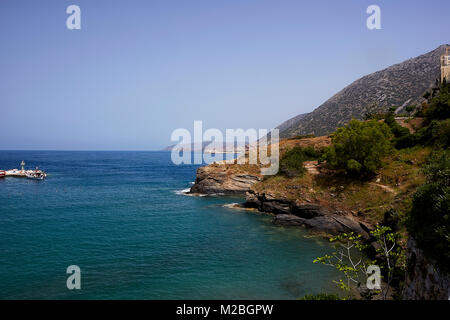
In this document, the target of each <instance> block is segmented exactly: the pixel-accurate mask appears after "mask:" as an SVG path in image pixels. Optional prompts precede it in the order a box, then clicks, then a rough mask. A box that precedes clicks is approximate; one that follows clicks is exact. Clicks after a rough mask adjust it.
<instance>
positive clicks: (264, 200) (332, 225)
mask: <svg viewBox="0 0 450 320" xmlns="http://www.w3.org/2000/svg"><path fill="white" fill-rule="evenodd" d="M243 206H244V207H246V208H256V209H258V210H259V211H261V212H269V213H272V214H274V215H275V216H274V218H273V220H272V223H273V224H276V225H281V226H303V227H306V228H307V229H311V230H312V231H317V232H322V233H327V234H330V235H337V234H339V233H344V232H355V233H357V234H360V235H362V236H363V238H364V239H366V240H369V239H370V235H369V233H370V230H371V229H372V228H371V227H370V226H369V225H367V224H366V223H364V222H362V221H360V220H359V219H358V218H356V217H354V216H353V215H352V214H351V213H347V212H343V211H334V210H333V209H331V208H325V207H323V206H321V205H319V204H314V203H308V202H302V201H299V200H295V201H294V200H288V199H279V198H276V197H273V196H272V195H270V194H266V193H262V194H258V193H256V192H255V191H254V190H249V191H247V193H246V201H245V203H244V204H243Z"/></svg>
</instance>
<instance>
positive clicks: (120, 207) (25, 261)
mask: <svg viewBox="0 0 450 320" xmlns="http://www.w3.org/2000/svg"><path fill="white" fill-rule="evenodd" d="M21 160H25V162H26V163H27V165H29V168H33V167H34V166H36V165H38V166H40V168H42V169H44V170H45V171H47V172H48V174H49V175H48V178H47V179H46V180H45V181H33V180H27V179H21V178H12V177H8V178H4V179H0V298H1V299H251V298H259V299H295V298H298V297H301V296H303V295H304V294H307V293H319V292H328V291H330V290H331V289H330V288H332V285H331V281H332V279H336V274H335V273H334V272H333V270H332V269H331V268H328V267H326V266H320V265H316V264H313V263H312V260H313V259H314V258H315V257H317V256H320V255H323V254H325V253H329V252H330V251H331V248H330V246H329V244H328V243H327V242H326V241H324V240H322V239H319V238H310V237H306V236H307V235H308V233H307V231H305V230H303V229H301V228H281V227H277V226H273V225H272V224H271V217H270V216H268V215H264V214H259V213H255V212H249V211H243V210H236V209H229V208H224V207H223V205H224V204H227V203H233V202H241V201H242V200H243V199H242V198H233V197H217V196H216V197H190V196H186V195H183V194H181V193H180V192H177V191H180V190H182V189H186V188H189V186H190V183H191V182H192V181H194V179H195V171H196V169H197V167H198V166H194V165H191V166H187V165H183V166H175V165H173V164H172V163H171V161H170V153H169V152H68V151H67V152H55V151H52V152H46V151H0V169H12V168H17V167H19V164H20V161H21ZM69 265H78V266H79V267H80V268H81V290H68V289H67V287H66V279H67V277H68V275H67V274H66V268H67V267H68V266H69Z"/></svg>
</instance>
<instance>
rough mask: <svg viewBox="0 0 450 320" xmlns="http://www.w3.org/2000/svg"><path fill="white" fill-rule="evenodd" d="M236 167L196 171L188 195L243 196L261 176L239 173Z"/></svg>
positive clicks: (206, 167)
mask: <svg viewBox="0 0 450 320" xmlns="http://www.w3.org/2000/svg"><path fill="white" fill-rule="evenodd" d="M236 168H237V167H236V166H234V167H233V166H227V165H222V164H215V165H209V166H205V167H200V168H198V169H197V177H196V179H195V183H194V185H193V186H192V187H191V190H190V193H199V194H245V192H246V191H248V190H249V189H250V187H251V186H253V185H254V184H255V183H257V182H259V181H261V179H262V176H261V175H259V174H257V173H249V172H241V171H238V170H236Z"/></svg>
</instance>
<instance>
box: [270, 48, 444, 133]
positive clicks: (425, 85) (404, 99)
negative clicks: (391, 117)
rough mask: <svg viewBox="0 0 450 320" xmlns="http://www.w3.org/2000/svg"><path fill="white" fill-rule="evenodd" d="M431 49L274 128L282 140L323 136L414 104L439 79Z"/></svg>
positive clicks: (436, 58) (436, 53)
mask: <svg viewBox="0 0 450 320" xmlns="http://www.w3.org/2000/svg"><path fill="white" fill-rule="evenodd" d="M444 50H445V45H441V46H439V47H438V48H436V49H435V50H433V51H431V52H428V53H426V54H423V55H421V56H418V57H416V58H412V59H408V60H406V61H404V62H401V63H398V64H395V65H393V66H390V67H388V68H386V69H384V70H381V71H377V72H374V73H372V74H369V75H367V76H364V77H362V78H360V79H358V80H356V81H354V82H353V83H352V84H350V85H349V86H347V87H346V88H344V89H343V90H341V91H340V92H338V93H337V94H335V95H334V96H333V97H331V98H330V99H328V100H327V101H326V102H325V103H323V104H322V105H320V106H319V107H318V108H316V109H315V110H314V111H312V112H310V113H307V114H300V115H298V116H296V117H293V118H291V119H289V120H287V121H285V122H283V123H282V124H280V125H279V126H278V129H280V136H281V137H282V138H287V137H294V136H296V135H303V134H315V135H317V136H321V135H327V134H329V133H331V132H333V131H334V130H336V129H337V128H338V127H341V126H343V125H345V124H346V123H347V122H348V121H349V120H350V119H351V118H356V119H362V118H363V117H364V115H365V114H366V113H368V112H385V111H386V110H387V109H388V108H389V107H391V106H398V107H399V109H398V112H400V111H402V108H404V107H406V106H408V105H418V104H420V103H421V102H422V101H424V99H423V97H422V96H423V94H424V93H425V91H426V90H428V89H429V88H430V87H431V86H432V85H433V84H434V83H435V81H436V79H438V78H440V64H439V58H440V55H441V54H442V53H443V52H444Z"/></svg>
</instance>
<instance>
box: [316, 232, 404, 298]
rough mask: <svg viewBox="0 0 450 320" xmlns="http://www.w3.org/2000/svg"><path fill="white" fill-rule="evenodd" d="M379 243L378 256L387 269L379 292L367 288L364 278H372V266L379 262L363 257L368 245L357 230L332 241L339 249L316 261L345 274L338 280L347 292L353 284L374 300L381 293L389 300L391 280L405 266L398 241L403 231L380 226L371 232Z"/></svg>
mask: <svg viewBox="0 0 450 320" xmlns="http://www.w3.org/2000/svg"><path fill="white" fill-rule="evenodd" d="M371 235H372V236H373V237H374V239H375V241H376V243H377V244H378V246H377V249H376V253H377V254H378V256H379V268H380V269H381V270H383V271H384V275H385V276H384V278H385V286H384V288H381V287H380V290H378V291H372V292H369V293H368V292H367V291H365V288H364V286H363V285H362V284H363V280H365V281H366V283H367V280H368V279H369V275H370V272H369V270H370V269H369V266H371V265H375V264H376V261H375V260H371V259H368V258H366V257H365V256H364V253H363V252H364V251H365V250H366V249H367V248H368V245H366V244H365V243H364V241H363V239H362V236H361V235H356V234H355V233H353V232H351V233H343V234H341V235H338V236H336V237H334V238H331V239H330V241H331V242H334V243H335V248H336V249H337V251H336V252H334V253H332V254H331V255H325V256H323V257H319V258H317V259H315V260H314V261H313V262H314V263H322V264H324V265H327V266H331V267H333V268H336V269H337V270H338V271H340V272H342V273H343V274H344V275H345V281H344V280H342V279H341V280H339V281H335V283H336V284H337V285H338V286H339V287H340V288H341V289H342V290H344V291H346V292H350V291H351V289H352V288H353V287H355V288H356V289H358V290H359V291H360V293H361V294H362V295H364V296H365V297H366V298H369V299H372V297H373V295H374V294H377V293H381V294H382V297H383V299H386V298H387V296H388V294H389V292H392V289H393V288H392V280H393V278H394V276H395V275H396V273H398V272H399V271H400V272H403V270H404V267H405V255H404V251H403V250H402V248H401V246H400V245H399V244H398V240H399V239H400V234H399V233H397V232H393V231H392V229H391V228H390V227H387V226H377V227H376V228H375V230H373V231H372V232H371Z"/></svg>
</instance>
